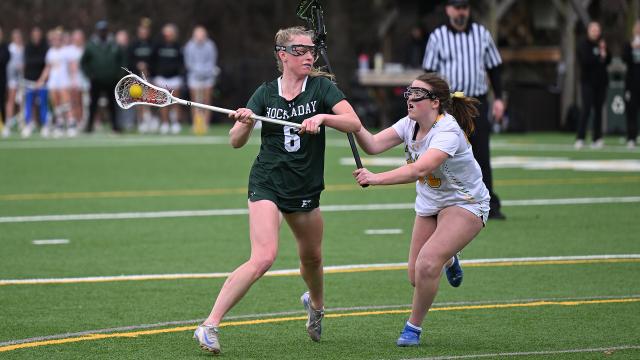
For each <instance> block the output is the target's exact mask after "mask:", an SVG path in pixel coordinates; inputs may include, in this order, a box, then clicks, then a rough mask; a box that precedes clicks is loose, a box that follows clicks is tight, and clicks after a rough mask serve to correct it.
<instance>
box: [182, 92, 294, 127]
mask: <svg viewBox="0 0 640 360" xmlns="http://www.w3.org/2000/svg"><path fill="white" fill-rule="evenodd" d="M172 99H173V101H174V102H176V103H178V104H182V105H186V106H191V107H197V108H200V109H205V110H210V111H214V112H217V113H221V114H227V115H229V114H233V113H235V111H234V110H230V109H225V108H221V107H217V106H211V105H205V104H201V103H197V102H193V101H187V100H182V99H180V98H177V97H173V96H172ZM251 118H252V119H253V120H260V121H264V122H268V123H273V124H278V125H283V126H291V127H294V128H296V129H300V128H302V125H300V124H296V123H293V122H290V121H285V120H278V119H272V118H268V117H264V116H260V115H255V114H254V115H252V116H251Z"/></svg>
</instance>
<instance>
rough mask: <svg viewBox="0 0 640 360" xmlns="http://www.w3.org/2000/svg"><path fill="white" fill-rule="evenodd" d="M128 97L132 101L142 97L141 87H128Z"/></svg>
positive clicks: (134, 85) (135, 85)
mask: <svg viewBox="0 0 640 360" xmlns="http://www.w3.org/2000/svg"><path fill="white" fill-rule="evenodd" d="M129 95H131V97H132V98H134V99H137V98H139V97H142V86H140V85H138V84H133V85H131V86H130V87H129Z"/></svg>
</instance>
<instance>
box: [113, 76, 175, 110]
mask: <svg viewBox="0 0 640 360" xmlns="http://www.w3.org/2000/svg"><path fill="white" fill-rule="evenodd" d="M140 90H142V91H140ZM114 93H115V97H116V102H117V103H118V106H120V107H121V108H123V109H129V108H130V107H132V106H135V105H151V106H157V107H163V106H167V105H170V104H171V103H172V102H173V101H172V96H171V92H169V90H167V89H163V88H161V87H158V86H155V85H152V84H149V83H148V82H147V81H146V80H144V79H143V78H141V77H140V76H138V75H136V74H129V75H127V76H125V77H123V78H122V79H120V81H118V84H117V85H116V88H115V90H114Z"/></svg>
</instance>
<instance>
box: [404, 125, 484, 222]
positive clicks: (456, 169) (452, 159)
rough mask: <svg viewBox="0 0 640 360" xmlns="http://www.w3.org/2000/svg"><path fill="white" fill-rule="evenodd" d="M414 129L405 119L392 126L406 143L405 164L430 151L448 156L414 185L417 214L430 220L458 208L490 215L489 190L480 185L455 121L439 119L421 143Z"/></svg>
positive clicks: (475, 165) (477, 169)
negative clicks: (450, 208)
mask: <svg viewBox="0 0 640 360" xmlns="http://www.w3.org/2000/svg"><path fill="white" fill-rule="evenodd" d="M416 125H417V123H416V122H415V121H413V120H411V119H410V118H409V117H408V116H406V117H404V118H402V119H400V120H398V122H396V123H395V124H394V125H393V129H394V130H395V131H396V133H397V134H398V136H399V137H400V138H401V139H402V140H403V141H404V143H405V155H406V157H407V163H413V162H415V161H417V160H418V158H419V157H420V155H422V154H423V153H425V152H426V151H427V149H429V148H434V149H438V150H441V151H444V152H445V153H447V154H448V155H449V158H448V159H447V160H445V161H444V162H443V163H442V165H440V167H438V168H437V169H436V170H435V171H433V172H432V173H431V174H429V175H428V176H427V177H426V178H420V179H418V181H417V182H416V193H417V196H416V206H415V209H416V213H417V214H419V215H422V216H430V215H435V214H437V213H438V212H440V210H442V209H444V208H446V207H449V206H453V205H459V206H462V207H464V208H467V209H469V210H470V211H472V212H474V213H476V214H477V215H478V216H482V217H485V216H486V213H488V212H489V199H490V196H489V190H487V187H486V186H485V185H484V183H483V182H482V172H481V170H480V166H479V165H478V162H477V161H476V160H475V158H474V157H473V151H472V149H471V144H469V141H468V140H467V138H466V136H465V134H464V131H462V129H461V128H460V126H459V125H458V123H457V122H456V120H455V119H454V118H453V116H451V115H449V114H446V113H445V114H444V115H440V116H439V117H438V120H436V122H435V123H434V124H433V126H432V128H431V129H429V132H427V135H426V136H425V137H424V138H423V139H420V140H416V135H417V132H418V131H417V130H418V127H417V126H416ZM469 205H473V206H469ZM471 209H474V210H471Z"/></svg>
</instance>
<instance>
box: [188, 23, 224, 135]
mask: <svg viewBox="0 0 640 360" xmlns="http://www.w3.org/2000/svg"><path fill="white" fill-rule="evenodd" d="M217 62H218V48H217V47H216V44H215V43H214V42H213V41H212V40H211V39H209V36H208V35H207V30H206V29H205V28H204V27H203V26H197V27H196V28H195V29H193V36H192V37H191V40H189V42H188V43H187V45H186V46H185V48H184V63H185V67H186V69H187V83H188V85H189V91H190V95H191V100H192V101H196V102H199V103H204V104H210V103H211V92H212V90H213V86H214V84H215V81H216V76H217V75H218V73H219V69H218V67H217V65H216V64H217ZM193 112H194V114H193V118H194V120H193V127H194V132H196V133H200V132H206V129H207V126H208V124H209V119H208V117H209V114H210V112H209V111H207V110H203V109H197V108H193ZM199 122H203V123H202V124H199ZM200 126H202V127H203V128H201V129H199V127H200Z"/></svg>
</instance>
